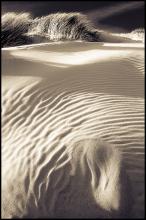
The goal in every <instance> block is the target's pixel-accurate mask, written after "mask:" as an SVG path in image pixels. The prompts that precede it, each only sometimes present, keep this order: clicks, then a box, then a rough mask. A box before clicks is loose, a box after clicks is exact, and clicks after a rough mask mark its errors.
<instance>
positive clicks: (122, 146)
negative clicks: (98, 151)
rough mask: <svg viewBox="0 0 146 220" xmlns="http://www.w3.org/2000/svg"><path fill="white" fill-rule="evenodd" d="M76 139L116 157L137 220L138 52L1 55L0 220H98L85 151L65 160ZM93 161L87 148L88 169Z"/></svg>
mask: <svg viewBox="0 0 146 220" xmlns="http://www.w3.org/2000/svg"><path fill="white" fill-rule="evenodd" d="M80 139H83V140H86V139H87V140H88V139H98V140H101V141H104V142H105V143H107V144H112V145H114V146H115V147H116V148H118V149H119V150H120V151H121V152H122V156H123V163H124V164H125V170H126V172H127V174H128V176H129V179H130V188H131V189H132V196H133V202H132V213H131V216H132V217H133V218H136V217H144V44H143V43H121V44H117V43H115V44H114V43H83V42H65V43H61V42H58V43H50V44H38V45H30V46H22V47H15V48H7V49H2V215H3V217H5V218H11V217H25V216H29V217H33V218H34V217H48V216H49V217H54V216H56V217H62V216H63V217H68V216H69V217H95V216H98V215H97V213H96V211H95V210H94V209H93V208H92V206H93V207H94V204H92V202H91V201H92V198H90V197H91V195H92V194H94V193H95V192H94V188H95V189H96V187H93V190H92V192H90V190H89V189H88V185H95V180H96V179H97V178H96V177H95V176H96V172H95V173H94V172H93V173H92V175H91V174H90V172H88V169H89V168H88V166H87V163H86V162H85V160H84V154H83V153H82V152H83V151H84V150H83V149H84V147H83V149H82V148H81V149H80V148H79V150H77V153H75V154H74V157H73V159H71V158H70V152H71V151H72V147H71V146H72V145H71V143H73V142H74V141H76V140H80ZM87 142H88V141H87ZM84 143H86V141H85V142H84ZM85 145H86V144H85ZM85 151H86V150H85ZM89 152H90V148H89ZM89 152H88V155H89ZM85 154H87V152H86V153H85ZM93 155H94V150H93V149H92V148H91V155H90V157H91V158H90V159H91V161H92V159H93V161H92V164H93V167H94V164H95V163H96V157H94V156H93ZM117 160H118V158H117ZM72 163H73V164H74V171H73V170H72V169H71V164H72ZM73 173H74V174H73ZM73 177H74V178H73ZM93 182H94V183H93ZM96 184H97V185H98V183H96ZM108 193H109V194H108ZM124 193H127V194H128V192H124ZM107 195H108V198H110V196H109V195H110V192H107V194H106V195H105V197H106V196H107ZM68 198H70V199H68ZM71 198H75V199H71ZM85 200H86V201H87V200H88V202H87V203H88V204H86V203H85V202H84V201H85ZM111 200H112V199H111ZM84 203H85V204H84ZM90 206H91V207H90ZM66 207H67V208H66ZM77 207H78V208H77ZM103 209H104V205H103ZM99 212H101V214H100V215H99V217H104V215H103V216H102V210H100V211H99ZM54 213H55V214H54ZM92 215H93V216H92ZM105 216H106V215H105Z"/></svg>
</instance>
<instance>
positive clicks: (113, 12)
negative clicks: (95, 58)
mask: <svg viewBox="0 0 146 220" xmlns="http://www.w3.org/2000/svg"><path fill="white" fill-rule="evenodd" d="M8 11H15V12H31V13H32V14H33V16H34V17H36V16H42V15H47V14H50V13H54V12H71V11H78V12H82V13H85V14H87V15H88V16H89V18H90V19H91V20H92V21H93V23H94V24H95V25H96V27H99V28H104V29H107V30H113V31H122V30H125V31H131V30H133V29H135V28H140V27H144V1H92V0H91V1H85V0H80V1H75V0H74V1H70V0H68V1H62V0H59V1H55V0H54V1H2V13H5V12H8Z"/></svg>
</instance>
